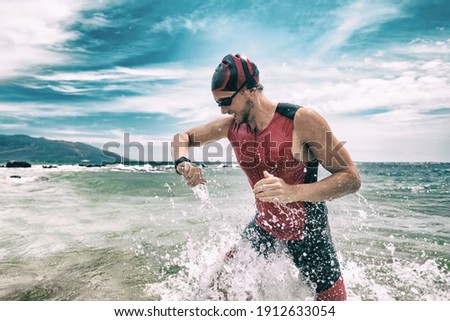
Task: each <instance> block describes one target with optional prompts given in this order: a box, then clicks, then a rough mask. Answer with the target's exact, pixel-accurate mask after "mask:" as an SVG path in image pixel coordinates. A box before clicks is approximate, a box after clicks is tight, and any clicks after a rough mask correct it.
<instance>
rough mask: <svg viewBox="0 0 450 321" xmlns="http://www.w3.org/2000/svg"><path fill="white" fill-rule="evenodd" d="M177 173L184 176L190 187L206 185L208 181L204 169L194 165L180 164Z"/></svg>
mask: <svg viewBox="0 0 450 321" xmlns="http://www.w3.org/2000/svg"><path fill="white" fill-rule="evenodd" d="M177 171H178V172H179V173H181V174H182V175H183V176H184V178H185V179H186V183H187V184H188V185H189V186H190V187H195V186H197V185H198V184H206V180H205V179H204V178H203V175H202V169H201V168H200V167H198V166H197V165H196V164H194V163H190V162H183V163H180V164H178V166H177Z"/></svg>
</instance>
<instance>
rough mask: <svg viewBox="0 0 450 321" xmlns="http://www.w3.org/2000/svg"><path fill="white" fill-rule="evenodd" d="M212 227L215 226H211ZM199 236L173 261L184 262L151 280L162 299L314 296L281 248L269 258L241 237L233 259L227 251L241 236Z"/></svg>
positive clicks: (150, 293) (154, 293)
mask: <svg viewBox="0 0 450 321" xmlns="http://www.w3.org/2000/svg"><path fill="white" fill-rule="evenodd" d="M210 232H211V231H210ZM210 234H213V237H212V238H211V235H209V236H208V237H207V238H204V239H203V240H200V241H195V240H192V238H191V239H190V240H189V241H188V243H187V244H186V248H185V250H184V251H183V252H182V253H181V255H180V256H178V257H177V258H175V259H174V260H173V263H174V264H177V265H179V266H182V268H181V269H180V271H179V273H177V274H175V275H171V276H170V277H168V278H167V279H166V280H165V281H164V282H160V283H154V284H150V285H148V287H147V289H146V294H147V295H148V296H150V297H158V298H160V299H161V300H169V301H171V300H208V301H217V300H237V301H244V300H312V299H313V297H314V294H313V293H312V292H311V290H310V289H309V288H308V287H307V285H306V284H305V283H304V282H303V281H302V280H301V279H300V278H299V272H298V269H297V268H296V267H295V266H294V265H293V263H292V262H291V260H290V259H289V258H288V257H287V256H286V255H285V254H284V253H282V252H280V253H276V254H273V255H270V256H269V257H268V258H264V257H262V256H258V255H257V254H256V252H255V251H254V249H252V248H251V247H250V246H249V245H247V244H245V243H241V242H238V244H237V248H238V250H237V251H236V252H235V253H234V256H233V258H231V259H229V258H227V257H226V256H225V253H226V252H227V251H228V249H229V248H230V244H233V242H235V240H236V239H238V234H237V233H236V232H234V231H226V232H225V231H222V232H221V233H214V232H211V233H210Z"/></svg>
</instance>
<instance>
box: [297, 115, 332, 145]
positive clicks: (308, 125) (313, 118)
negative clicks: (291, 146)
mask: <svg viewBox="0 0 450 321" xmlns="http://www.w3.org/2000/svg"><path fill="white" fill-rule="evenodd" d="M294 128H295V131H296V132H297V133H301V134H302V135H301V136H302V137H305V138H306V137H308V136H314V135H317V134H318V133H323V132H326V131H330V126H329V125H328V123H327V121H326V120H325V119H324V118H323V117H322V116H321V115H320V114H319V113H318V112H317V111H315V110H314V109H312V108H307V107H302V108H299V110H298V111H297V113H296V114H295V118H294ZM309 138H312V137H309Z"/></svg>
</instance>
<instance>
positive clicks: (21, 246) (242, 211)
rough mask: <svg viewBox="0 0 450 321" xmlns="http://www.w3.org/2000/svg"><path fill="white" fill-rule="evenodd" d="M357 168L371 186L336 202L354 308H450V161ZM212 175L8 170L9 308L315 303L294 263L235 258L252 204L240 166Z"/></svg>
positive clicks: (3, 291)
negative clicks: (202, 181) (194, 183)
mask: <svg viewBox="0 0 450 321" xmlns="http://www.w3.org/2000/svg"><path fill="white" fill-rule="evenodd" d="M358 168H359V170H360V173H361V177H362V183H363V185H362V188H361V189H360V191H359V192H358V193H356V194H353V195H348V196H346V197H343V198H341V199H338V200H334V201H331V202H328V203H327V204H328V207H329V219H330V225H331V229H332V236H333V240H334V242H335V245H336V248H337V250H338V255H339V258H340V261H341V265H342V270H343V275H344V278H345V281H346V285H347V289H348V295H349V300H449V299H450V245H449V244H450V211H449V207H450V192H449V184H450V179H449V174H450V164H448V163H411V164H408V163H401V164H392V163H360V164H358ZM322 174H323V173H322ZM14 175H18V176H21V178H11V176H14ZM205 176H206V178H207V180H208V184H207V187H200V188H196V189H194V190H192V189H190V188H188V187H187V186H185V185H184V183H183V181H182V180H181V178H180V177H179V176H178V175H176V174H175V173H173V170H161V171H156V170H153V169H150V168H148V167H117V168H112V167H110V168H81V167H78V166H60V167H58V168H56V169H43V168H42V167H41V166H33V167H32V168H30V169H9V168H0V229H1V231H2V233H1V235H0V299H1V300H311V299H312V298H313V295H312V293H311V292H310V290H309V289H308V288H307V287H306V286H305V285H304V284H303V283H302V281H300V280H299V278H298V271H297V270H296V268H295V267H294V266H293V265H292V263H291V262H290V260H289V259H288V258H287V257H285V256H284V255H283V254H279V255H274V256H272V257H269V259H263V258H260V257H257V256H256V255H255V254H254V253H253V251H252V250H251V249H248V248H246V246H245V245H241V249H240V251H239V252H238V254H237V255H236V257H235V258H234V259H233V260H224V254H225V253H226V251H227V250H228V249H229V248H230V247H231V246H233V245H235V244H239V242H238V239H239V234H240V232H241V230H242V229H243V227H244V226H245V225H246V224H247V223H248V221H250V220H251V218H252V217H253V215H254V211H255V210H254V204H253V196H252V192H251V190H250V188H249V185H248V182H247V180H246V178H245V176H244V175H243V174H242V172H241V170H240V169H235V168H221V169H217V168H213V167H209V168H206V169H205Z"/></svg>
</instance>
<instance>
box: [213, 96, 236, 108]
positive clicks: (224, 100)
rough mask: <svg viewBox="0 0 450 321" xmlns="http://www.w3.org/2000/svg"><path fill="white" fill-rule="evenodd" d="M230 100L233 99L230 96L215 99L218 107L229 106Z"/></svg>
mask: <svg viewBox="0 0 450 321" xmlns="http://www.w3.org/2000/svg"><path fill="white" fill-rule="evenodd" d="M232 101H233V99H232V98H231V97H227V98H222V99H219V100H218V101H217V104H218V105H219V107H222V106H230V105H231V102H232Z"/></svg>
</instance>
